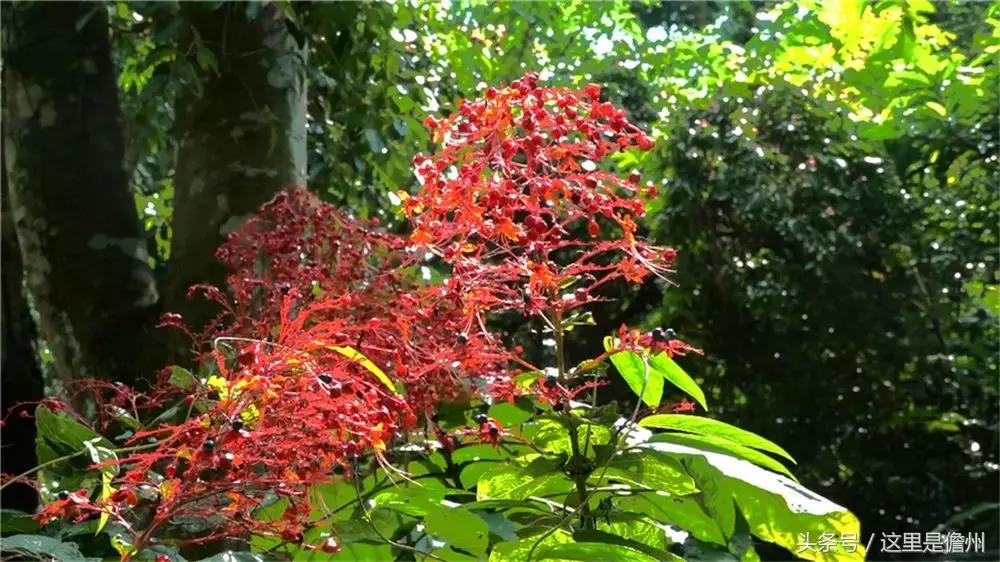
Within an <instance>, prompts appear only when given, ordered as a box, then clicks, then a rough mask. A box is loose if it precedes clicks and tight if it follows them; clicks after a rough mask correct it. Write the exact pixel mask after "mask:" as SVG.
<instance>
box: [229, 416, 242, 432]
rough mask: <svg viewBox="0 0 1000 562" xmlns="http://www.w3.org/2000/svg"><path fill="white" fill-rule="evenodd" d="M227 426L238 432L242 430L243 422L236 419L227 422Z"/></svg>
mask: <svg viewBox="0 0 1000 562" xmlns="http://www.w3.org/2000/svg"><path fill="white" fill-rule="evenodd" d="M229 425H230V426H232V428H233V431H239V430H241V429H243V420H241V419H239V418H236V419H235V420H233V421H231V422H229Z"/></svg>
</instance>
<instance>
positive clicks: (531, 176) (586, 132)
mask: <svg viewBox="0 0 1000 562" xmlns="http://www.w3.org/2000/svg"><path fill="white" fill-rule="evenodd" d="M599 98H600V87H599V86H597V85H593V84H592V85H590V86H587V88H586V89H585V90H583V91H573V90H569V89H564V88H545V87H540V86H539V85H538V77H537V74H535V73H529V74H528V75H526V76H525V77H524V78H522V79H520V80H517V81H515V82H514V83H513V84H511V85H510V86H509V87H506V88H502V89H499V90H496V89H493V88H490V89H489V90H487V92H486V96H485V98H483V99H479V100H475V101H464V102H463V103H461V104H460V105H459V111H458V112H457V113H456V114H454V115H452V116H451V117H449V118H447V119H443V120H440V121H438V120H435V119H433V118H431V119H428V120H427V125H428V126H429V127H430V129H431V133H432V135H433V138H434V139H435V140H436V141H439V142H441V143H443V144H444V148H443V149H442V150H440V151H438V152H437V153H435V154H433V155H430V156H423V155H422V156H418V157H417V158H415V159H414V165H415V168H416V172H417V176H418V178H419V180H420V182H421V184H422V189H421V190H420V193H419V194H418V195H416V196H414V197H410V198H408V199H407V200H406V202H405V211H406V213H407V216H409V217H410V218H411V220H412V222H413V225H414V231H413V234H412V236H411V239H412V240H413V241H414V242H416V243H417V244H420V245H424V246H426V247H428V248H430V249H431V250H432V251H433V252H434V253H435V254H436V255H438V256H440V257H441V258H443V259H444V260H446V261H447V262H448V263H450V264H451V265H452V268H453V271H452V279H451V281H452V282H453V283H455V284H457V285H460V286H463V287H465V291H464V292H465V294H466V299H465V300H466V311H467V313H469V314H472V315H477V314H479V313H480V312H483V311H498V310H504V309H519V310H523V311H524V312H526V313H527V314H529V315H536V314H539V313H550V312H551V313H555V315H556V316H558V315H560V314H561V313H562V312H563V311H566V310H569V309H572V308H575V307H579V306H581V305H584V304H586V303H588V302H592V301H593V300H595V298H597V297H596V296H595V290H596V289H597V288H599V287H601V286H602V285H605V284H606V283H608V282H610V281H613V280H615V279H619V278H621V279H625V280H627V281H629V282H634V283H640V282H642V280H643V279H644V278H645V277H646V276H647V275H648V274H650V273H652V274H654V275H660V276H661V275H662V274H664V273H666V272H667V271H668V270H669V269H670V267H671V266H672V264H673V260H674V257H675V255H676V252H675V251H674V250H672V249H669V248H659V247H656V246H652V245H650V244H648V243H646V242H644V241H642V240H641V239H639V238H637V237H636V230H637V226H636V223H635V222H634V219H635V217H639V216H642V215H643V213H644V204H645V199H646V198H647V197H648V196H649V195H651V194H653V193H654V192H655V190H654V188H653V186H652V184H648V185H646V186H643V185H641V178H640V175H639V174H638V172H633V173H632V174H631V175H630V176H629V177H628V179H627V180H625V179H622V178H620V177H619V176H618V175H616V174H614V173H612V172H611V171H610V170H608V169H605V168H606V164H605V162H606V161H607V159H608V157H609V156H611V155H612V154H614V153H615V152H618V151H621V150H626V149H630V148H638V149H639V150H649V149H651V148H652V147H653V142H652V141H651V140H650V139H649V138H648V137H647V136H646V135H645V133H643V132H642V131H641V130H639V129H638V128H637V127H635V126H634V125H632V124H630V123H629V122H628V120H627V119H626V118H625V115H624V112H623V111H622V110H620V109H617V108H615V107H614V106H612V105H611V104H610V103H607V102H601V101H600V99H599Z"/></svg>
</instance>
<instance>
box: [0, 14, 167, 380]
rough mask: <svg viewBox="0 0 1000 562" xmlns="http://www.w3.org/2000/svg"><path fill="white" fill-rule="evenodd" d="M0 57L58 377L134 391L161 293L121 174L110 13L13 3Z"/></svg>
mask: <svg viewBox="0 0 1000 562" xmlns="http://www.w3.org/2000/svg"><path fill="white" fill-rule="evenodd" d="M3 51H4V52H3V55H4V56H3V59H4V65H3V119H4V138H3V142H4V148H5V155H4V156H5V159H6V162H5V164H6V172H7V177H6V179H7V182H8V185H9V189H10V206H11V212H12V216H13V219H14V224H15V226H16V230H17V237H18V241H19V243H20V248H21V254H22V256H23V261H24V271H25V275H26V279H27V285H28V287H29V289H30V291H31V294H32V296H33V297H34V302H35V304H36V307H37V310H38V313H39V316H40V320H41V322H40V327H41V330H42V333H43V335H44V336H45V339H46V341H47V342H48V345H49V347H50V348H51V350H52V353H53V356H54V359H55V366H56V370H57V372H58V374H59V375H60V376H61V377H63V378H65V379H69V378H74V377H80V376H96V377H102V378H111V379H115V380H119V381H123V382H132V381H133V380H135V378H136V377H137V376H138V375H140V374H141V373H139V368H138V363H137V361H138V354H139V352H140V350H141V344H142V341H143V338H144V337H145V327H146V326H147V325H148V320H149V316H150V314H151V313H152V311H153V309H154V306H155V304H156V300H157V293H156V288H155V285H154V281H153V276H152V273H151V271H150V268H149V264H148V261H149V259H148V255H147V252H146V248H145V242H144V238H143V235H142V230H141V226H140V224H139V220H138V216H137V213H136V209H135V201H134V199H133V196H132V193H131V192H130V190H129V183H128V178H127V177H126V174H125V171H124V169H123V147H122V133H121V124H120V114H119V107H118V97H117V87H116V83H115V73H114V69H113V67H112V65H111V52H110V44H109V37H108V18H107V12H106V10H105V7H104V4H99V3H90V2H72V3H56V2H53V3H49V2H23V3H20V2H19V3H10V4H7V5H5V7H4V42H3ZM6 298H7V297H6V293H5V299H6ZM6 378H7V375H6V373H5V379H6Z"/></svg>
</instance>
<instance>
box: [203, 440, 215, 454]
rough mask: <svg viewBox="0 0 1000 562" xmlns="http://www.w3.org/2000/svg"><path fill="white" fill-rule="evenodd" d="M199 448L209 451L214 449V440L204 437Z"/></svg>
mask: <svg viewBox="0 0 1000 562" xmlns="http://www.w3.org/2000/svg"><path fill="white" fill-rule="evenodd" d="M201 448H202V449H205V450H206V451H209V452H211V451H213V450H215V440H214V439H206V440H205V442H204V443H202V444H201Z"/></svg>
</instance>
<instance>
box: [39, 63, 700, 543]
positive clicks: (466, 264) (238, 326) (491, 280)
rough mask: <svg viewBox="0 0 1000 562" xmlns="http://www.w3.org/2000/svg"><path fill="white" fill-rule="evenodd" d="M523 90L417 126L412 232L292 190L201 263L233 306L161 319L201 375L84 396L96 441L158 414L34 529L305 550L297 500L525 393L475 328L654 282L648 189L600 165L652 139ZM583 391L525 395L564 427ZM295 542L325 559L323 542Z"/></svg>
mask: <svg viewBox="0 0 1000 562" xmlns="http://www.w3.org/2000/svg"><path fill="white" fill-rule="evenodd" d="M537 82H538V79H537V75H535V74H533V73H531V74H528V75H526V76H525V77H524V78H522V79H520V80H517V81H516V82H514V83H513V84H511V85H510V86H509V87H503V88H497V89H494V88H490V89H488V90H487V92H486V96H485V97H484V98H482V99H479V100H474V101H463V102H462V103H460V105H459V111H458V112H457V113H455V114H454V115H452V116H450V117H447V118H444V119H440V120H437V119H434V118H428V120H427V124H428V126H429V127H430V128H431V132H432V135H433V138H434V140H435V141H436V142H439V143H441V144H443V148H442V149H441V150H440V151H438V152H437V153H435V154H433V155H430V156H420V157H418V158H417V159H416V161H415V167H416V174H417V176H418V179H419V180H420V182H421V184H422V187H421V189H420V190H419V192H418V193H417V194H416V195H414V196H412V197H409V198H407V200H406V201H405V204H404V210H405V213H406V215H407V216H408V217H409V218H410V219H411V221H412V224H413V231H412V234H411V235H409V236H408V237H407V236H398V235H394V234H391V233H388V232H386V231H384V230H381V229H379V227H378V225H377V224H376V223H375V222H371V221H369V222H365V221H360V220H356V219H353V218H352V217H350V216H348V215H346V214H344V213H342V212H340V211H338V210H337V209H335V208H333V207H331V206H329V205H326V204H323V203H321V202H320V201H318V200H317V199H316V198H315V197H314V196H312V195H310V194H309V193H308V192H306V191H305V190H303V189H296V188H290V189H288V190H285V191H284V192H282V193H281V194H280V195H278V196H277V197H276V198H275V199H274V200H272V201H271V202H269V203H268V204H266V205H265V206H264V207H263V208H262V209H261V210H260V212H259V213H258V214H257V215H256V216H255V217H254V218H252V219H250V220H249V221H247V222H246V223H245V224H244V225H243V226H242V227H241V228H240V229H238V230H236V231H235V232H233V233H232V234H231V235H230V236H229V238H228V239H227V241H226V242H225V244H224V245H223V246H222V247H221V248H220V249H219V251H218V254H217V257H218V259H219V260H220V261H221V262H222V263H223V264H224V265H225V266H226V267H227V268H228V270H229V276H228V278H227V284H228V291H223V290H220V289H219V288H216V287H212V286H196V287H192V290H191V292H190V296H193V295H195V294H196V293H201V294H202V295H204V296H205V297H206V298H208V299H209V300H211V301H214V302H216V303H218V304H219V305H220V307H221V308H220V310H221V312H219V314H218V315H217V316H216V317H215V318H214V319H213V320H212V321H211V322H209V323H208V324H207V325H206V326H204V327H202V328H201V329H194V330H192V329H189V328H188V327H187V326H186V325H185V323H184V321H183V319H182V318H180V317H179V316H177V315H175V314H167V315H165V316H164V317H163V319H162V321H161V325H163V326H169V327H175V328H179V329H181V330H183V331H184V332H185V333H186V334H188V336H190V338H191V340H192V347H193V349H194V350H195V352H196V353H197V356H198V357H199V359H200V363H201V368H200V371H199V373H200V375H199V378H198V379H197V380H196V379H195V377H191V376H190V375H188V376H187V377H183V376H180V377H179V376H178V375H177V372H176V371H175V370H171V369H165V370H164V371H163V372H162V373H161V374H160V377H159V379H158V380H157V381H156V383H155V384H153V385H151V389H150V390H147V391H144V392H138V391H135V390H132V389H128V388H125V387H122V386H121V385H114V384H110V383H102V382H98V381H91V382H90V383H87V388H88V389H89V390H90V391H91V394H92V395H93V396H94V398H96V400H95V402H96V404H97V407H98V410H99V411H100V414H101V415H100V418H99V420H98V424H97V425H98V429H100V430H104V429H107V428H108V427H109V426H110V425H111V424H114V423H116V420H121V419H122V413H123V412H124V413H126V414H128V415H129V416H131V417H134V418H140V419H142V421H148V418H147V417H144V416H147V415H148V416H149V417H154V416H155V415H156V414H154V412H163V411H164V410H166V412H164V413H163V414H160V417H159V418H157V419H159V420H162V421H160V422H159V423H158V424H157V425H154V426H153V427H152V428H151V429H146V430H141V431H137V432H136V433H135V434H134V435H133V436H132V437H131V439H130V440H129V442H128V444H127V446H129V447H131V449H127V450H126V451H123V452H122V453H121V454H120V456H119V457H118V458H117V459H112V460H110V461H107V464H113V465H117V467H118V468H120V475H119V476H118V477H117V478H116V479H115V480H114V482H113V487H114V490H115V491H114V492H113V493H111V494H107V495H106V497H104V498H103V499H93V498H92V497H91V495H89V494H88V493H87V491H86V490H83V491H80V492H74V493H72V494H65V497H60V498H59V499H57V500H56V501H54V502H52V503H50V504H49V505H47V506H46V507H45V508H44V509H43V510H42V511H41V512H40V513H39V514H38V519H39V520H41V521H43V522H46V521H50V520H52V519H56V518H70V519H82V518H87V517H91V516H94V515H95V514H97V513H106V514H108V515H110V516H111V517H113V518H115V519H117V520H118V521H119V522H120V523H122V524H123V525H125V527H126V528H128V529H132V528H133V527H132V524H133V521H131V520H130V517H129V516H127V512H128V511H129V510H130V509H131V508H133V507H134V506H136V505H144V506H149V507H151V508H152V509H151V515H150V516H149V517H150V518H149V520H148V522H146V523H145V524H144V525H143V527H142V528H141V529H136V531H135V537H134V546H135V547H141V546H142V545H143V544H145V543H148V541H149V540H151V537H153V536H155V532H156V530H157V529H159V528H161V527H163V526H165V525H168V524H170V523H171V522H176V521H178V520H180V519H182V518H184V517H198V518H201V519H203V520H205V521H207V522H208V523H209V524H210V525H211V526H212V527H213V530H212V531H211V532H209V533H206V534H203V535H201V536H199V537H198V538H196V539H192V542H207V541H213V540H217V539H218V538H221V537H231V536H246V535H247V534H250V533H254V534H258V535H265V536H273V537H278V538H281V539H282V540H286V541H301V537H302V536H303V533H304V531H305V530H307V529H308V527H309V525H310V524H311V523H310V517H311V514H312V513H313V511H314V508H315V507H316V506H313V505H311V503H310V498H309V493H308V490H309V489H310V487H311V486H313V485H315V484H320V483H326V482H330V481H331V480H332V479H334V478H337V477H338V476H337V475H339V474H350V473H351V472H352V471H353V470H355V468H356V466H355V464H356V459H358V458H359V457H360V456H362V455H374V457H375V458H376V459H377V460H378V461H379V462H381V463H382V464H383V465H388V464H390V463H391V462H392V458H391V455H392V447H391V443H392V442H393V441H394V440H397V439H399V438H401V437H403V436H405V435H407V434H409V433H411V432H414V431H416V430H420V429H423V430H424V431H425V432H426V433H427V434H428V435H431V436H433V437H434V438H436V440H437V441H438V442H439V443H440V445H441V446H442V447H443V448H444V449H446V450H452V449H454V447H455V446H456V445H457V444H458V437H459V435H458V434H454V435H449V434H447V433H446V432H444V431H443V430H441V428H439V427H438V426H437V425H436V424H434V423H433V422H431V421H430V419H431V417H432V416H433V414H434V412H435V409H436V407H437V406H438V405H439V404H441V403H443V402H455V401H465V400H469V399H470V398H473V397H475V396H476V395H479V396H481V397H482V396H485V397H486V399H487V400H494V401H499V400H505V401H512V400H514V398H515V397H516V396H517V395H518V394H519V392H521V391H520V389H519V387H518V386H517V385H516V384H514V382H513V377H514V376H516V375H517V374H519V373H520V372H521V371H523V370H530V371H537V370H538V368H537V367H534V366H533V365H530V364H529V363H527V362H526V361H524V360H523V359H522V358H521V357H520V352H521V349H520V347H517V346H514V347H512V346H511V345H510V344H508V343H505V342H504V341H502V339H501V337H500V336H499V335H498V334H497V333H494V332H493V331H491V330H490V329H489V328H488V327H487V326H488V323H487V321H488V318H487V314H488V313H495V312H501V311H510V310H514V311H520V312H522V313H524V314H526V315H528V316H542V317H543V318H544V319H546V320H547V321H548V322H549V323H550V324H551V323H554V322H559V321H560V320H561V319H562V318H563V317H564V314H565V313H566V312H567V311H570V310H572V309H574V308H577V307H580V306H582V305H584V304H587V303H591V302H594V301H595V300H598V299H600V298H601V297H600V295H599V293H600V289H601V287H602V286H604V285H607V284H608V283H610V282H613V281H616V280H624V281H627V282H634V283H639V282H642V281H643V280H645V279H646V278H647V276H649V275H650V274H652V275H656V276H662V275H663V274H665V273H666V272H668V271H669V270H670V268H671V267H672V264H673V260H674V258H675V255H676V252H675V251H674V250H672V249H669V248H661V247H656V246H652V245H650V244H648V243H646V242H645V241H643V240H641V239H640V238H638V237H637V236H636V231H637V226H636V224H635V222H634V218H635V217H639V216H641V215H642V214H643V212H644V201H645V198H646V197H647V196H649V195H650V194H651V193H652V192H653V188H652V186H651V185H650V186H642V185H641V177H639V175H638V174H637V173H633V174H632V175H630V176H629V177H628V179H621V178H620V177H618V176H617V175H615V174H614V173H612V172H611V171H610V170H609V169H608V168H607V164H606V161H607V159H608V157H609V156H610V155H612V154H614V153H615V152H618V151H621V150H625V149H632V148H636V149H639V150H649V149H651V148H652V146H653V143H652V141H651V140H649V138H648V137H647V136H646V135H645V134H644V133H643V132H642V131H641V130H639V129H638V128H636V127H635V126H633V125H632V124H630V123H629V122H628V120H627V119H626V118H625V116H624V113H623V112H622V111H621V110H620V109H617V108H615V107H614V106H612V105H611V104H609V103H607V102H601V101H600V88H599V87H597V86H595V85H590V86H587V87H586V88H585V89H584V90H582V91H574V90H569V89H562V88H545V87H540V86H539V85H538V83H537ZM428 251H429V252H430V253H431V254H430V255H431V256H433V257H432V258H428ZM428 259H431V260H432V262H436V263H428V261H427V260H428ZM426 265H437V266H445V267H449V268H450V275H448V276H446V280H445V281H443V282H442V283H439V284H430V283H426V282H425V281H423V280H422V279H420V278H419V277H418V275H417V274H416V272H417V271H419V269H420V268H421V267H422V266H426ZM619 336H620V337H619V339H618V341H619V342H620V343H619V346H620V349H632V348H638V347H639V346H643V347H645V348H652V349H654V350H665V351H667V352H669V353H671V354H683V353H684V352H686V351H690V350H694V349H693V348H690V347H688V346H686V345H685V344H683V343H682V342H680V341H679V340H677V339H676V338H673V337H665V335H664V334H661V333H659V332H651V333H648V334H639V333H638V332H634V331H632V332H630V331H627V330H625V329H624V328H623V329H622V331H621V333H620V334H619ZM694 351H697V350H694ZM599 384H601V383H600V382H598V381H592V382H588V383H587V384H584V385H582V386H578V387H576V388H574V389H569V388H566V387H564V386H563V385H562V384H561V383H559V381H558V380H556V379H555V378H552V377H549V378H545V379H542V380H540V381H539V383H538V384H537V385H536V386H535V387H534V389H533V390H532V392H535V393H536V394H537V395H538V396H539V398H540V399H541V400H542V401H543V402H547V403H550V404H552V405H553V407H554V408H556V409H557V410H561V409H563V408H565V407H566V406H567V405H568V404H569V401H570V400H572V399H573V398H575V396H576V395H577V394H579V393H580V392H583V391H586V390H589V389H592V388H594V387H595V386H597V385H599ZM168 414H169V415H168ZM178 420H179V421H178ZM460 433H461V432H460ZM466 433H469V432H466ZM503 436H504V429H503V428H502V427H501V426H500V424H499V423H498V422H496V421H495V420H490V419H487V420H486V421H483V422H482V423H481V424H480V427H479V429H478V437H479V439H480V440H481V441H483V442H487V443H492V444H494V445H496V444H497V443H498V441H499V440H500V439H501V438H502V437H503ZM126 453H127V454H126ZM275 497H277V498H281V499H283V500H284V501H285V503H284V505H285V506H286V507H285V509H284V512H283V513H282V514H281V515H280V517H278V518H277V519H271V520H261V519H257V518H255V517H254V516H253V512H254V511H255V510H257V509H258V508H259V507H260V506H262V505H263V504H264V503H265V502H270V501H273V499H274V498H275ZM310 547H311V548H315V549H318V550H322V551H324V552H336V551H337V550H339V548H340V543H339V542H338V540H337V539H336V538H330V539H328V540H327V541H326V542H325V543H323V544H318V545H310Z"/></svg>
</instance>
